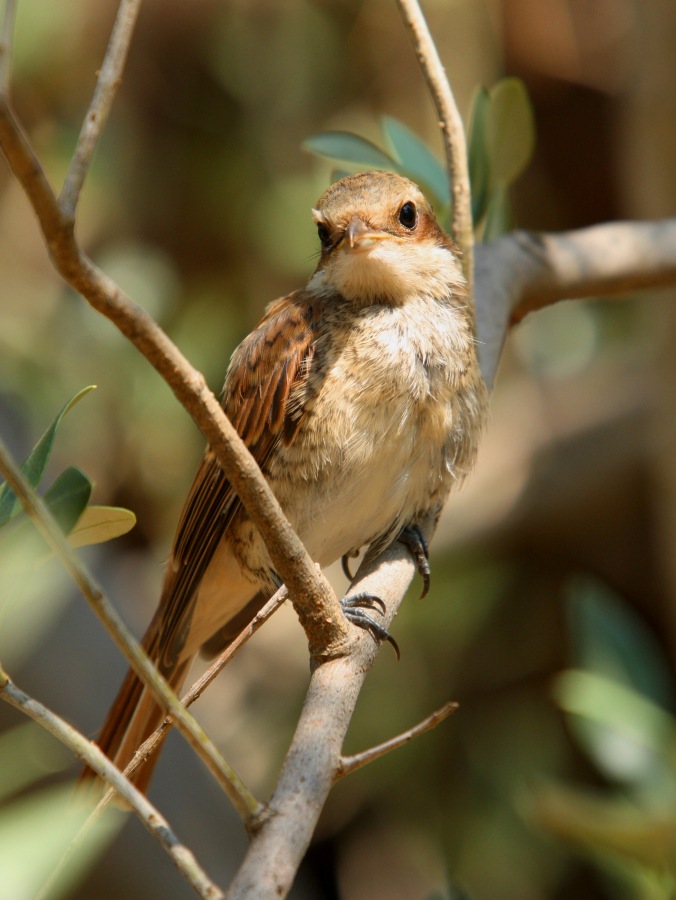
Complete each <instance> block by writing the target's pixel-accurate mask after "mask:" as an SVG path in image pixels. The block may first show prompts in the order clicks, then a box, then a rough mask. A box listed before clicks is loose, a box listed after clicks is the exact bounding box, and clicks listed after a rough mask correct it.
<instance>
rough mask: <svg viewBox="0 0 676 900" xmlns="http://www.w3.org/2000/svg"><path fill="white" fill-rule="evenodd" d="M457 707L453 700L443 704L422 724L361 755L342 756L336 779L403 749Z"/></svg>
mask: <svg viewBox="0 0 676 900" xmlns="http://www.w3.org/2000/svg"><path fill="white" fill-rule="evenodd" d="M458 706H459V704H458V703H456V702H455V701H454V700H452V701H450V702H448V703H445V704H444V705H443V706H442V707H440V708H439V709H437V710H435V711H434V712H433V713H431V714H430V715H429V716H427V717H426V718H425V719H423V720H422V722H419V723H418V724H417V725H414V726H413V727H412V728H409V729H407V730H406V731H403V732H402V733H401V734H398V735H396V736H395V737H393V738H390V739H389V740H388V741H384V742H383V743H382V744H377V745H376V746H375V747H371V748H370V749H368V750H364V751H362V752H361V753H356V754H354V755H353V756H342V757H341V759H340V762H339V764H338V769H337V771H336V779H339V778H344V777H345V776H346V775H351V774H352V773H353V772H356V771H357V769H361V768H363V767H364V766H366V765H368V764H369V763H371V762H374V761H375V760H376V759H380V757H381V756H385V754H387V753H391V752H392V751H393V750H398V749H399V748H400V747H403V746H404V744H408V743H409V741H412V740H413V739H414V738H416V737H418V736H419V735H421V734H424V733H425V732H426V731H430V730H431V729H432V728H436V727H437V725H440V724H441V723H442V722H443V721H444V719H446V718H448V716H450V714H451V713H453V712H455V711H456V709H458Z"/></svg>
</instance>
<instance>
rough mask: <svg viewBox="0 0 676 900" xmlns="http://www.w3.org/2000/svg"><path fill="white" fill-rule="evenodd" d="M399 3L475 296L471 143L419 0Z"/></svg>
mask: <svg viewBox="0 0 676 900" xmlns="http://www.w3.org/2000/svg"><path fill="white" fill-rule="evenodd" d="M397 5H398V7H399V10H400V12H401V15H402V17H403V20H404V24H405V25H406V27H407V29H408V31H409V34H410V36H411V40H412V41H413V46H414V48H415V52H416V56H417V57H418V62H419V63H420V68H421V70H422V73H423V75H424V77H425V81H426V82H427V87H428V89H429V92H430V94H431V96H432V100H433V102H434V106H435V108H436V111H437V115H438V117H439V127H440V128H441V134H442V137H443V142H444V152H445V154H446V166H447V168H448V175H449V179H450V182H451V191H452V193H453V228H452V231H453V239H454V240H455V242H456V244H457V245H458V247H459V248H460V250H461V251H462V269H463V272H464V275H465V278H466V279H467V285H468V287H469V295H470V297H472V296H473V283H474V232H473V229H472V203H471V195H470V185H469V169H468V165H467V146H466V141H465V129H464V127H463V124H462V117H461V116H460V112H459V110H458V107H457V104H456V102H455V97H454V96H453V91H452V90H451V86H450V84H449V82H448V78H447V77H446V72H445V71H444V67H443V65H442V63H441V59H440V57H439V53H438V51H437V48H436V45H435V43H434V40H433V39H432V35H431V34H430V30H429V28H428V27H427V22H426V21H425V17H424V16H423V14H422V10H421V9H420V5H419V3H418V2H417V0H397Z"/></svg>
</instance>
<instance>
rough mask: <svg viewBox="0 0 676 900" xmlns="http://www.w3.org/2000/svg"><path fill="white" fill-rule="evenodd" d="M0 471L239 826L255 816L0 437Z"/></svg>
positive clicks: (235, 779) (254, 806)
mask: <svg viewBox="0 0 676 900" xmlns="http://www.w3.org/2000/svg"><path fill="white" fill-rule="evenodd" d="M0 473H1V474H2V475H3V476H4V478H5V479H6V481H7V484H8V485H9V486H10V488H11V489H12V490H13V491H14V493H15V495H16V496H17V497H18V499H19V501H20V502H21V505H22V506H23V508H24V510H25V512H26V514H27V515H28V516H29V517H30V519H31V520H32V521H33V523H34V524H35V527H36V528H37V529H38V531H39V532H40V534H41V535H42V537H43V538H44V539H45V541H46V542H47V544H48V546H49V547H50V548H51V549H52V550H53V551H54V553H56V555H57V556H58V557H59V559H60V560H61V562H62V564H63V566H64V568H65V569H66V571H67V572H68V574H69V575H70V576H71V578H72V579H73V581H74V582H75V584H76V585H77V586H78V587H79V588H80V590H81V591H82V593H83V594H84V596H85V597H86V599H87V600H88V601H89V603H90V605H91V606H92V607H93V608H94V609H95V611H96V612H97V614H98V616H99V618H100V619H101V620H102V622H103V623H104V624H105V626H106V628H107V629H108V632H109V633H110V635H111V637H112V638H113V640H114V641H115V643H116V644H117V646H118V648H119V649H120V650H121V651H122V653H123V654H124V655H125V657H126V658H127V660H128V661H129V663H130V665H131V666H132V667H133V669H134V671H135V672H137V674H138V675H139V677H141V678H143V681H144V682H145V683H146V684H147V686H148V687H149V688H150V689H151V691H152V692H153V695H154V697H155V698H156V699H157V701H158V703H160V704H161V705H162V706H164V707H166V708H167V709H169V710H170V711H171V714H172V715H173V716H174V718H175V720H176V723H177V726H178V728H179V730H180V731H181V734H183V736H184V737H185V738H186V739H187V740H188V742H189V743H190V745H191V747H193V749H194V750H195V752H196V753H197V754H198V755H199V756H200V757H201V759H202V760H203V761H204V763H205V764H206V766H207V768H208V769H209V770H210V771H211V772H212V773H213V774H214V776H215V777H216V779H217V781H218V783H219V784H220V785H221V787H222V788H223V790H224V791H225V792H226V794H227V796H228V797H229V798H230V800H231V802H232V804H233V806H234V807H235V809H236V810H237V812H238V813H239V814H240V816H241V817H242V819H243V821H244V822H245V823H249V822H250V821H252V820H254V819H256V817H257V816H259V815H260V812H261V809H262V806H261V804H260V803H259V802H258V801H257V800H256V798H255V797H254V796H253V794H251V792H250V791H249V790H248V789H247V788H246V786H245V785H244V783H243V782H242V781H241V779H240V778H239V776H238V775H237V774H236V773H235V771H234V770H233V769H232V767H231V766H230V765H229V764H228V763H227V762H226V761H225V759H224V758H223V756H222V755H221V754H220V753H219V751H218V749H217V748H216V745H215V744H214V743H213V741H212V740H211V739H210V738H209V737H208V736H207V735H206V733H205V732H204V729H203V728H202V727H201V725H199V723H198V722H197V721H196V720H195V719H194V718H193V717H192V716H191V715H190V713H189V712H188V711H187V710H186V709H185V707H184V706H183V705H182V704H181V703H180V701H179V700H178V698H177V697H176V695H175V694H174V692H173V691H172V690H171V688H170V687H169V685H168V684H167V682H166V681H165V680H164V678H163V677H162V676H161V675H160V673H159V672H158V671H157V669H156V668H155V666H154V664H153V663H152V662H151V661H150V660H149V659H148V657H147V655H146V653H145V651H144V650H143V649H142V647H141V645H140V644H139V643H138V642H137V641H136V640H135V639H134V636H133V635H132V634H131V632H130V631H129V630H128V629H127V627H126V625H125V624H124V622H123V621H122V619H121V618H120V617H119V616H118V614H117V613H116V612H115V610H114V609H113V607H112V606H111V605H110V603H109V601H108V599H107V598H106V596H105V594H104V593H103V591H102V590H101V588H100V587H99V585H98V584H97V582H96V580H95V579H94V577H93V576H92V575H91V574H90V573H89V571H88V569H87V567H86V566H85V564H84V563H83V562H82V560H81V559H80V557H79V556H78V554H77V553H76V552H75V550H73V548H72V547H71V546H70V544H69V543H68V540H67V539H66V537H65V535H64V534H63V532H62V531H61V529H60V528H59V526H58V525H57V523H56V521H55V520H54V517H53V516H52V514H51V513H50V512H49V510H48V509H47V507H46V506H45V504H44V502H43V500H42V499H41V498H40V497H39V496H38V495H37V494H35V492H34V491H33V490H32V488H31V486H30V484H29V483H28V482H27V481H26V479H25V477H24V476H23V474H22V473H21V471H20V469H19V467H18V466H17V465H16V463H15V462H14V460H13V459H12V457H11V455H10V454H9V452H8V450H7V448H6V447H5V444H4V442H3V441H2V439H1V438H0Z"/></svg>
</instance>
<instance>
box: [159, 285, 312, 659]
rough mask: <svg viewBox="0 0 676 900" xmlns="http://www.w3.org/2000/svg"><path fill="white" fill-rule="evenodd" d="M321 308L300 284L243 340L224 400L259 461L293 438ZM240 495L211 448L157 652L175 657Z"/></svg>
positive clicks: (174, 563) (167, 595) (172, 568)
mask: <svg viewBox="0 0 676 900" xmlns="http://www.w3.org/2000/svg"><path fill="white" fill-rule="evenodd" d="M317 318H318V309H317V302H316V299H315V301H314V302H311V301H310V298H309V297H308V295H307V294H306V293H305V292H303V291H297V292H295V293H293V294H290V295H289V296H288V297H284V298H282V299H280V300H277V301H275V303H273V304H272V305H271V306H270V307H269V309H268V312H267V314H266V315H265V317H264V318H263V320H262V321H261V323H260V324H259V325H258V327H257V328H256V329H255V330H254V331H253V332H252V333H251V334H250V335H249V336H248V337H247V338H246V339H245V340H244V341H243V342H242V343H241V344H240V346H239V347H238V348H237V350H236V351H235V353H234V355H233V357H232V361H231V363H230V366H229V369H228V374H227V376H226V380H225V386H224V388H223V406H224V409H225V411H226V413H227V414H228V416H229V418H230V420H231V422H232V424H233V425H234V427H235V428H236V429H237V431H238V433H239V435H240V436H241V438H242V439H243V440H244V442H245V444H246V445H247V447H248V448H249V450H251V452H252V453H253V455H254V457H255V459H256V461H257V462H258V464H259V465H260V466H261V468H263V469H265V464H266V462H267V459H268V457H269V455H270V453H271V452H272V450H273V448H274V446H275V444H276V443H277V442H278V441H279V440H280V439H283V441H284V443H285V444H287V445H288V444H290V443H291V442H292V440H293V438H294V437H295V434H296V432H297V430H298V427H299V425H300V422H301V420H302V417H303V403H302V402H300V403H299V402H298V401H296V402H295V403H294V404H293V409H291V408H290V404H289V398H290V396H291V392H292V390H293V391H294V396H295V397H297V396H302V395H303V394H304V391H303V384H302V382H304V381H305V379H307V375H308V372H309V367H310V361H311V359H312V356H313V354H314V340H315V337H316V326H317ZM239 508H240V501H239V499H238V497H237V496H236V495H235V493H234V491H233V490H232V488H231V486H230V483H229V482H228V480H227V479H226V477H225V475H224V473H223V471H222V469H221V467H220V466H219V464H218V462H217V460H216V458H215V456H214V454H213V451H212V450H211V449H209V448H207V450H206V452H205V454H204V457H203V459H202V462H201V464H200V467H199V470H198V472H197V475H196V476H195V479H194V481H193V484H192V487H191V489H190V493H189V495H188V498H187V501H186V503H185V506H184V508H183V513H182V515H181V519H180V521H179V525H178V530H177V532H176V537H175V540H174V546H173V549H172V554H171V559H170V562H169V566H168V569H167V574H166V576H165V581H164V586H163V590H162V597H161V600H160V604H161V608H162V610H163V611H162V627H161V634H160V638H159V643H158V654H159V656H160V659H161V660H162V662H163V663H165V665H169V666H170V665H172V664H174V663H175V661H176V659H177V658H178V655H179V654H180V647H181V646H182V644H183V633H184V631H185V629H186V627H187V626H188V624H189V621H190V616H191V614H192V607H193V603H192V599H193V596H194V593H195V590H196V589H197V586H198V585H199V582H200V580H201V578H202V576H203V575H204V572H205V571H206V568H207V566H208V565H209V562H210V561H211V558H212V556H213V554H214V551H215V549H216V547H217V546H218V543H219V542H220V540H221V538H222V537H223V534H224V533H225V531H226V529H227V527H228V525H229V524H230V523H231V522H232V520H233V518H234V516H235V515H236V514H237V512H238V510H239Z"/></svg>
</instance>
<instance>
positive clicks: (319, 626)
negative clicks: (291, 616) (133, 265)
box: [0, 98, 351, 657]
mask: <svg viewBox="0 0 676 900" xmlns="http://www.w3.org/2000/svg"><path fill="white" fill-rule="evenodd" d="M0 147H2V150H3V152H4V154H5V156H6V157H7V160H8V162H9V164H10V167H11V168H12V171H13V172H14V174H15V175H16V177H17V179H18V181H19V182H20V184H21V185H22V186H23V188H24V190H25V192H26V194H27V196H28V198H29V200H30V202H31V205H32V206H33V210H34V212H35V214H36V215H37V218H38V221H39V223H40V227H41V229H42V232H43V235H44V237H45V241H46V243H47V247H48V249H49V252H50V255H51V257H52V260H53V262H54V265H55V267H56V269H57V271H58V272H59V273H60V274H61V276H62V277H63V278H64V279H65V280H66V281H67V282H68V284H70V285H71V286H72V287H73V288H74V289H75V290H76V291H77V292H78V293H80V294H81V295H82V296H83V297H84V298H85V299H86V300H87V301H88V303H90V305H91V306H92V307H93V308H94V309H96V310H97V311H98V312H100V313H101V314H102V315H104V316H106V318H108V319H110V320H111V322H113V324H114V325H115V326H116V327H117V328H118V329H119V330H120V331H121V332H122V334H124V335H125V336H126V337H127V338H128V339H129V340H130V341H131V343H133V344H134V346H135V347H136V348H137V349H138V350H139V351H140V352H141V353H142V354H143V355H144V356H145V358H146V359H147V360H148V362H149V363H150V364H151V365H152V366H153V367H154V368H155V369H156V370H157V371H158V372H159V374H160V375H161V376H162V377H163V378H164V380H165V381H166V382H167V384H168V385H169V387H170V388H171V389H172V390H173V392H174V394H175V395H176V397H177V398H178V400H179V401H180V403H181V404H182V405H183V406H184V408H185V409H186V410H187V411H188V413H189V414H190V415H191V416H192V418H193V420H194V421H195V423H196V425H197V427H198V428H199V429H200V430H201V432H202V434H203V435H204V436H205V437H206V439H207V441H208V442H209V444H210V446H211V448H212V450H213V451H214V453H215V454H216V457H217V459H218V461H219V463H220V464H221V466H222V467H223V470H224V471H225V473H226V475H227V476H228V479H229V480H230V482H231V484H232V486H233V488H234V489H235V491H236V492H237V494H238V496H239V497H240V499H241V501H242V503H243V504H244V507H245V508H246V510H247V512H248V514H249V515H250V517H251V519H252V521H253V522H254V524H255V525H256V528H257V529H258V531H259V532H260V534H261V536H262V538H263V540H264V541H265V545H266V547H267V549H268V553H269V554H270V558H271V560H272V564H273V566H274V568H275V571H277V572H278V574H279V575H280V577H281V579H282V581H283V582H284V584H286V586H287V588H288V589H289V595H290V597H291V600H292V602H293V604H294V608H295V609H296V612H297V613H298V615H299V618H300V620H301V624H302V625H303V628H304V629H305V631H306V633H307V635H308V640H309V643H310V651H311V654H312V655H313V656H315V655H321V656H323V657H330V656H339V655H341V654H342V653H345V652H346V650H347V648H348V646H349V642H350V634H351V632H350V631H349V630H348V628H347V625H346V622H345V617H344V616H343V615H342V611H341V608H340V605H339V603H338V600H337V598H336V596H335V594H334V593H333V591H332V589H331V587H330V585H329V583H328V582H327V580H326V579H325V578H324V577H323V575H322V574H321V572H320V571H318V569H317V568H316V566H315V565H314V563H313V562H312V559H311V558H310V555H309V554H308V552H307V550H306V549H305V547H304V546H303V544H302V543H301V541H300V539H299V537H298V536H297V535H296V533H295V532H294V530H293V528H292V527H291V525H290V524H289V521H288V519H287V518H286V516H285V515H284V513H283V512H282V508H281V506H280V505H279V503H278V501H277V499H276V497H275V495H274V494H273V492H272V489H271V488H270V486H269V484H268V483H267V481H266V480H265V478H264V477H263V475H262V474H261V471H260V468H259V467H258V465H257V463H256V461H255V460H254V458H253V456H252V455H251V454H250V453H249V451H248V449H247V448H246V447H245V445H244V442H243V441H242V439H241V438H240V437H239V435H238V434H237V432H236V431H235V429H234V428H233V426H232V424H231V423H230V421H229V420H228V418H227V416H226V415H225V413H224V412H223V409H222V408H221V406H220V404H219V402H218V401H217V399H216V398H215V396H214V395H213V393H212V392H211V391H210V390H209V388H208V387H207V385H206V383H205V381H204V376H203V375H201V373H200V372H198V371H197V370H196V369H194V368H193V367H192V366H191V365H190V363H189V362H188V360H187V359H186V358H185V357H184V356H183V354H182V353H181V352H180V351H179V349H178V348H177V347H176V345H175V344H173V343H172V341H170V340H169V338H168V337H167V335H166V334H165V333H164V332H163V331H162V329H161V328H160V327H159V325H158V324H157V323H156V322H155V321H154V320H153V318H152V317H151V316H149V315H148V314H147V313H146V312H145V310H143V309H142V308H141V307H139V306H138V305H137V304H135V303H134V302H133V301H132V300H130V299H129V298H128V297H127V296H126V295H125V294H124V293H123V292H122V291H121V290H120V288H119V287H118V286H117V284H115V282H114V281H113V280H112V279H110V278H108V277H107V276H106V275H105V274H104V273H103V272H101V270H100V269H98V268H97V267H96V266H95V265H94V264H93V263H92V262H91V260H89V259H88V258H87V257H86V255H85V254H84V253H82V251H81V250H80V248H79V246H78V245H77V242H76V240H75V236H74V229H73V222H72V221H69V220H67V219H66V218H65V217H64V216H63V215H62V213H61V210H60V209H59V206H58V203H57V201H56V198H55V196H54V193H53V191H52V189H51V187H50V185H49V183H48V181H47V179H46V177H45V175H44V172H43V171H42V168H41V166H40V164H39V162H38V161H37V159H36V157H35V154H34V153H33V151H32V149H31V147H30V144H29V143H28V141H27V139H26V137H25V136H24V134H23V132H22V131H21V128H20V127H19V125H18V123H17V121H16V119H15V117H14V115H13V112H12V110H11V108H10V107H9V105H8V104H7V103H3V102H2V100H1V98H0Z"/></svg>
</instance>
